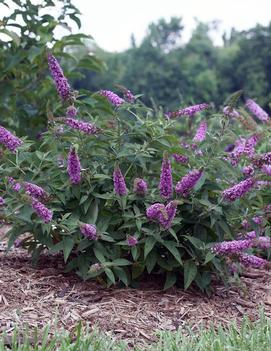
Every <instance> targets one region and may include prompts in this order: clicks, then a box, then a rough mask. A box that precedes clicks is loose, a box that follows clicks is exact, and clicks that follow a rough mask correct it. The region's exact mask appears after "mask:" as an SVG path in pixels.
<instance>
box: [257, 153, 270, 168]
mask: <svg viewBox="0 0 271 351" xmlns="http://www.w3.org/2000/svg"><path fill="white" fill-rule="evenodd" d="M253 164H254V165H255V166H256V167H259V168H261V167H262V166H263V165H270V164H271V152H267V153H265V154H261V155H259V156H257V157H255V158H254V159H253Z"/></svg>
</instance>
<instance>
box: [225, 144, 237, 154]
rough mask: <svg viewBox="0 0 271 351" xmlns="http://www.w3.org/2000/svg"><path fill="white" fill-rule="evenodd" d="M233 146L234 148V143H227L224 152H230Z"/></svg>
mask: <svg viewBox="0 0 271 351" xmlns="http://www.w3.org/2000/svg"><path fill="white" fill-rule="evenodd" d="M234 148H235V144H228V145H227V146H226V147H225V149H224V151H225V152H232V151H233V149H234Z"/></svg>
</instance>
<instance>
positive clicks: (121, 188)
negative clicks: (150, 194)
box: [113, 166, 127, 196]
mask: <svg viewBox="0 0 271 351" xmlns="http://www.w3.org/2000/svg"><path fill="white" fill-rule="evenodd" d="M113 181H114V190H115V193H116V194H117V195H120V196H125V195H127V188H126V183H125V179H124V177H123V174H122V172H121V169H120V168H119V166H116V167H115V169H114V173H113Z"/></svg>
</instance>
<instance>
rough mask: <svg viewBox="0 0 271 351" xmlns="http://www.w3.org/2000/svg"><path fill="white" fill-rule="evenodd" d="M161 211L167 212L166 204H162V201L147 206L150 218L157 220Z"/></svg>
mask: <svg viewBox="0 0 271 351" xmlns="http://www.w3.org/2000/svg"><path fill="white" fill-rule="evenodd" d="M161 212H164V213H166V211H165V205H163V204H160V203H155V204H153V205H151V206H150V207H148V208H147V210H146V216H147V218H149V219H152V220H155V219H157V218H158V216H159V214H160V213H161Z"/></svg>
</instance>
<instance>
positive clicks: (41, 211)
mask: <svg viewBox="0 0 271 351" xmlns="http://www.w3.org/2000/svg"><path fill="white" fill-rule="evenodd" d="M32 207H33V209H34V211H35V212H36V214H37V215H38V216H39V217H40V218H41V219H42V220H43V222H44V223H49V222H51V220H52V218H53V212H52V211H51V210H49V209H48V208H47V207H45V206H44V205H43V204H42V203H41V202H39V201H38V200H37V199H35V198H32Z"/></svg>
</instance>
